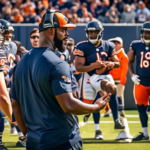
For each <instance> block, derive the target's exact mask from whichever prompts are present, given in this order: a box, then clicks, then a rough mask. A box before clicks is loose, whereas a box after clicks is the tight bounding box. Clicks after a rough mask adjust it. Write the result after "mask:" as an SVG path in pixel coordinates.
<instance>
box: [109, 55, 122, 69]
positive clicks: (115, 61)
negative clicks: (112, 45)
mask: <svg viewBox="0 0 150 150" xmlns="http://www.w3.org/2000/svg"><path fill="white" fill-rule="evenodd" d="M108 60H109V61H111V63H112V64H113V68H119V67H120V63H119V59H118V57H117V56H116V55H113V56H112V57H109V58H108Z"/></svg>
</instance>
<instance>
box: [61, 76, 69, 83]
mask: <svg viewBox="0 0 150 150" xmlns="http://www.w3.org/2000/svg"><path fill="white" fill-rule="evenodd" d="M62 78H63V79H64V81H65V82H66V83H71V79H70V78H68V77H66V76H65V75H64V76H62Z"/></svg>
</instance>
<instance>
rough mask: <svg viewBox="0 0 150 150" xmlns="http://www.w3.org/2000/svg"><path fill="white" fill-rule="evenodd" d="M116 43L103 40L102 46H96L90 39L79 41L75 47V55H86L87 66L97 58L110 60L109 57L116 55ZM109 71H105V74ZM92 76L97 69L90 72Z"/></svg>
mask: <svg viewBox="0 0 150 150" xmlns="http://www.w3.org/2000/svg"><path fill="white" fill-rule="evenodd" d="M114 49H115V45H114V44H113V43H112V42H109V41H104V40H102V43H101V45H100V46H98V47H95V46H94V45H93V44H91V43H90V42H88V41H83V42H79V43H78V44H77V46H76V47H75V51H74V54H75V56H79V57H85V59H86V61H85V66H89V65H90V64H91V63H94V62H96V61H97V60H101V61H108V58H109V57H112V56H113V55H114ZM108 73H109V71H106V72H104V73H103V75H106V74H108ZM88 74H89V75H90V76H92V75H93V74H96V69H95V70H92V71H90V72H88Z"/></svg>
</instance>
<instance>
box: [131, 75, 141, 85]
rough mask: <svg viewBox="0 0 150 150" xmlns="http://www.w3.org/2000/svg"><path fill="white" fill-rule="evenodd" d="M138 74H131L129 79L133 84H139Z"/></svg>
mask: <svg viewBox="0 0 150 150" xmlns="http://www.w3.org/2000/svg"><path fill="white" fill-rule="evenodd" d="M138 77H139V76H138V75H136V74H135V75H133V76H132V77H131V79H132V81H133V82H134V84H137V85H139V84H140V81H141V80H140V79H138Z"/></svg>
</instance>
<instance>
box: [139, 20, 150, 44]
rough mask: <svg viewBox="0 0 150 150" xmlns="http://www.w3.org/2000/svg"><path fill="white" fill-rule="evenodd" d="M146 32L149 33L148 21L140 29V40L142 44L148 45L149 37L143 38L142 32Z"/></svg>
mask: <svg viewBox="0 0 150 150" xmlns="http://www.w3.org/2000/svg"><path fill="white" fill-rule="evenodd" d="M145 31H148V32H149V33H150V21H148V22H145V23H144V24H143V25H142V28H141V40H142V42H144V43H150V36H144V32H145Z"/></svg>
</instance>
